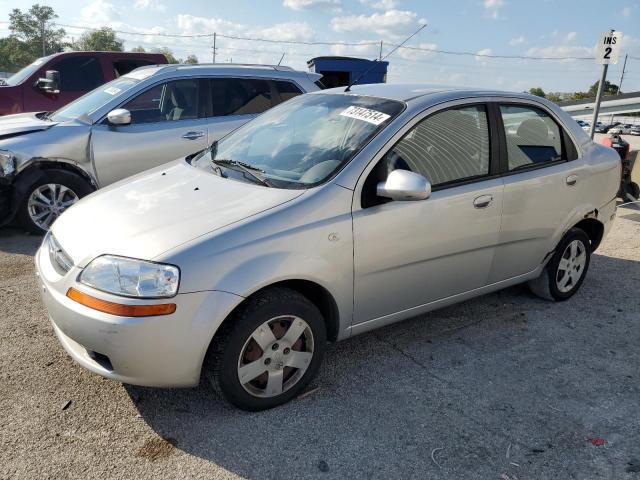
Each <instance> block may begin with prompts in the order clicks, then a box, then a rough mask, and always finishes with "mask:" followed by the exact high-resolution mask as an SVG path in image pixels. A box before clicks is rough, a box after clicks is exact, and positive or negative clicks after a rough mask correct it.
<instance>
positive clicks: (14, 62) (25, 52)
mask: <svg viewBox="0 0 640 480" xmlns="http://www.w3.org/2000/svg"><path fill="white" fill-rule="evenodd" d="M33 60H34V58H33V55H32V54H31V53H29V49H28V47H27V46H26V45H25V44H24V42H21V41H20V40H18V39H17V38H16V37H6V38H0V71H2V72H17V71H18V70H20V69H21V68H22V67H24V66H25V65H28V64H29V63H31V62H32V61H33Z"/></svg>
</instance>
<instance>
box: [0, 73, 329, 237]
mask: <svg viewBox="0 0 640 480" xmlns="http://www.w3.org/2000/svg"><path fill="white" fill-rule="evenodd" d="M319 78H320V75H318V74H315V73H307V72H298V71H294V70H292V69H291V68H288V67H273V66H243V65H236V64H234V65H223V64H216V65H195V66H194V65H167V66H153V67H143V68H139V69H137V70H134V71H133V72H130V73H128V74H126V75H124V76H122V77H120V78H118V79H116V80H113V81H111V82H110V83H108V84H106V85H103V86H101V87H99V88H97V89H96V90H93V91H92V92H91V93H88V94H87V95H85V96H83V97H81V98H79V99H78V100H76V101H75V102H72V103H70V104H69V105H67V106H66V107H63V108H62V109H60V110H58V111H56V112H53V113H43V112H40V113H29V114H19V115H9V116H6V117H3V118H0V206H2V205H4V206H5V208H4V212H0V223H2V222H1V220H4V222H5V223H6V222H8V221H10V220H11V219H12V218H14V216H15V217H17V220H18V221H19V223H20V224H21V225H23V226H24V227H25V228H26V229H28V230H30V231H32V232H36V233H38V232H40V233H42V232H45V231H46V230H47V229H48V228H49V226H50V225H51V223H52V222H53V221H54V220H55V219H56V218H57V217H58V215H59V214H60V213H62V212H63V211H64V210H65V209H67V208H69V207H70V206H71V205H73V204H74V203H75V202H76V201H77V200H78V199H79V198H81V197H83V196H85V195H87V194H88V193H90V192H92V191H93V190H96V189H98V188H101V187H104V186H106V185H109V184H111V183H113V182H115V181H117V180H120V179H122V178H125V177H128V176H130V175H133V174H135V173H138V172H141V171H143V170H147V169H149V168H152V167H155V166H157V165H160V164H162V163H165V162H168V161H170V160H173V159H175V158H178V157H184V156H186V155H190V154H193V153H195V152H198V151H200V150H203V149H205V148H207V147H208V146H209V145H211V143H212V142H214V141H216V140H218V139H220V138H222V137H223V136H225V135H226V134H227V133H229V132H230V131H232V130H235V129H236V128H238V127H239V126H240V125H242V124H244V123H246V122H248V121H249V120H251V119H252V118H254V117H255V116H256V115H258V114H259V113H262V112H264V111H265V110H267V109H269V108H271V107H272V106H274V105H277V104H279V103H282V102H284V101H285V100H288V99H289V98H292V97H295V96H297V95H300V94H301V93H305V92H309V91H314V90H318V89H319V88H318V86H317V85H316V84H315V83H314V82H315V81H317V80H319Z"/></svg>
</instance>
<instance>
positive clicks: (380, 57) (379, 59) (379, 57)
mask: <svg viewBox="0 0 640 480" xmlns="http://www.w3.org/2000/svg"><path fill="white" fill-rule="evenodd" d="M378 61H382V40H380V55H379V56H378Z"/></svg>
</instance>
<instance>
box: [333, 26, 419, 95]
mask: <svg viewBox="0 0 640 480" xmlns="http://www.w3.org/2000/svg"><path fill="white" fill-rule="evenodd" d="M426 26H427V24H426V23H423V24H422V25H420V28H418V29H417V30H416V31H415V32H413V33H412V34H411V35H409V36H408V37H407V38H405V39H404V41H403V42H402V43H401V44H400V45H396V47H395V48H394V49H393V50H391V51H390V52H389V53H387V54H386V55H385V56H384V57H382V58H380V59H377V58H376V59H375V60H373V62H371V66H369V68H367V69H366V70H365V71H364V72H363V73H361V74H360V75H359V76H358V78H356V79H355V80H354V81H353V82H351V83H350V84H349V85H348V86H347V88H345V89H344V91H345V92H350V91H351V87H353V86H354V85H355V84H356V83H358V82H359V81H360V80H361V79H362V77H364V76H365V75H366V74H367V73H369V72H370V71H371V70H372V69H373V67H375V66H376V63H379V62H381V61H382V60H384V59H385V58H387V57H389V56H390V55H391V54H392V53H393V52H395V51H396V50H398V49H399V48H400V47H401V46H403V45H404V44H405V43H407V42H408V41H409V40H411V39H412V38H413V37H415V36H416V35H417V34H418V33H420V30H422V29H423V28H424V27H426Z"/></svg>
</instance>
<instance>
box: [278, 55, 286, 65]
mask: <svg viewBox="0 0 640 480" xmlns="http://www.w3.org/2000/svg"><path fill="white" fill-rule="evenodd" d="M285 53H287V52H282V56H281V57H280V61H279V62H278V65H277V66H278V67H279V66H280V64H281V63H282V60H284V54H285Z"/></svg>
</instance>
